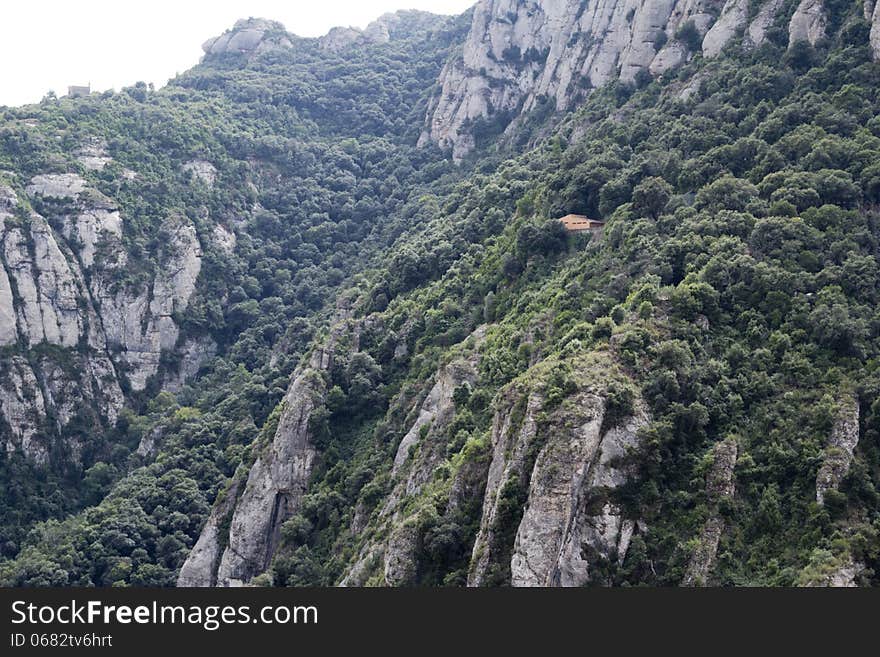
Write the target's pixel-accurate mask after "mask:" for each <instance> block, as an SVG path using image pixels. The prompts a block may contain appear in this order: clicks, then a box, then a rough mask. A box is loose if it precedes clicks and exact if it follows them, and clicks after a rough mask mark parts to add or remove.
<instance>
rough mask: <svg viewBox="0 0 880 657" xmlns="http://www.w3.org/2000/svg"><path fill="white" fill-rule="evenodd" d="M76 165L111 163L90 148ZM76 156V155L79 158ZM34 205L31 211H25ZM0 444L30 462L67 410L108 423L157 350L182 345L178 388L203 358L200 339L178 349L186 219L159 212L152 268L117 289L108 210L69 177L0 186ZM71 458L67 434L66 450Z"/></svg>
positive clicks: (189, 247) (124, 264) (119, 273)
mask: <svg viewBox="0 0 880 657" xmlns="http://www.w3.org/2000/svg"><path fill="white" fill-rule="evenodd" d="M78 152H79V153H80V155H79V157H83V158H86V159H87V162H86V168H88V169H91V170H100V168H99V167H98V166H97V163H98V162H99V161H100V162H102V163H103V164H106V163H107V162H108V161H109V160H110V158H109V157H108V156H107V155H106V153H105V152H104V151H103V150H102V149H101V147H99V146H95V145H94V144H87V145H86V146H85V147H84V150H81V151H78ZM83 153H85V154H83ZM37 207H38V208H40V212H42V213H44V214H45V216H44V214H41V213H40V212H37V211H36V210H35V209H34V208H37ZM0 222H2V224H0V262H2V265H3V266H2V268H0V319H2V321H0V347H5V348H6V349H7V350H8V351H9V352H10V354H14V355H13V356H12V358H11V359H9V360H8V361H7V360H6V359H4V361H3V364H2V367H3V368H4V369H5V370H6V373H7V374H8V375H7V376H4V377H3V378H2V381H0V419H2V425H0V426H2V427H3V429H2V432H0V440H2V443H3V445H4V446H5V448H6V449H7V450H10V451H11V450H14V449H17V448H21V449H22V450H23V451H24V453H25V454H26V455H27V456H28V457H30V458H32V459H33V460H35V461H38V462H44V461H45V460H46V459H47V458H48V453H49V447H50V444H51V439H52V436H53V435H57V434H59V433H60V432H61V431H62V430H63V429H64V428H65V427H66V426H67V425H68V424H70V422H71V421H72V420H73V419H74V418H76V417H77V416H80V417H82V418H83V419H87V420H88V422H87V424H89V425H93V426H104V427H105V428H106V427H110V426H113V424H114V423H115V422H116V416H117V413H118V411H119V409H120V408H121V407H122V405H123V403H124V396H123V389H130V390H133V391H139V390H143V389H144V388H145V387H146V385H147V382H148V380H149V379H150V377H152V376H154V375H156V374H157V373H158V371H159V365H160V358H161V356H162V354H163V353H173V352H175V351H177V350H178V348H179V349H180V352H181V355H182V358H181V367H180V369H179V371H175V372H171V373H170V374H169V376H170V377H171V378H170V379H169V387H179V386H180V385H181V383H182V382H183V380H184V379H185V378H186V377H187V376H191V375H192V374H194V373H195V371H197V370H198V367H199V365H200V364H201V362H203V361H204V359H206V358H207V357H209V356H210V355H211V354H212V353H213V349H214V345H213V343H211V342H210V340H209V339H205V338H198V339H194V340H188V341H186V342H185V343H184V344H182V345H178V338H179V337H180V330H179V327H178V325H177V323H176V320H175V318H174V317H175V314H176V313H180V312H182V311H184V310H185V309H186V308H187V305H188V303H189V300H190V298H191V297H192V295H193V293H194V291H195V286H196V280H197V279H198V276H199V272H200V270H201V258H202V247H201V244H200V242H199V239H198V236H197V235H196V230H195V227H194V225H193V224H192V222H191V221H190V220H188V219H186V218H183V217H180V216H169V217H166V218H165V219H164V221H163V223H162V226H161V231H162V233H163V234H164V235H165V236H166V239H165V240H164V242H163V244H162V246H161V249H160V250H161V253H159V254H158V261H159V263H160V267H159V269H158V270H157V272H156V273H155V274H154V275H153V276H152V277H151V279H150V280H148V281H146V282H139V283H132V284H126V283H125V282H124V281H125V280H126V278H127V276H128V271H129V255H128V252H127V250H126V247H125V245H124V243H123V232H124V230H125V226H124V218H123V216H122V214H121V212H120V209H119V207H118V205H117V204H116V203H115V202H114V201H113V200H112V199H110V198H109V197H107V196H106V195H104V194H102V193H101V192H99V191H98V190H97V189H96V188H95V187H93V186H92V185H91V184H90V183H89V182H88V181H87V180H86V179H84V178H83V177H82V176H81V175H79V174H77V173H46V174H39V175H36V176H33V177H32V178H31V179H30V180H29V181H28V182H27V184H26V185H24V189H23V190H22V189H20V188H19V189H18V190H16V189H15V188H14V187H13V186H12V185H11V184H3V185H0ZM64 449H65V450H68V451H69V452H70V453H71V454H72V456H73V458H74V459H76V457H77V454H78V449H79V446H78V445H77V444H76V441H75V440H69V441H67V443H66V445H65V446H64Z"/></svg>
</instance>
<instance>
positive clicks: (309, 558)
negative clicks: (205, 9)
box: [0, 0, 880, 586]
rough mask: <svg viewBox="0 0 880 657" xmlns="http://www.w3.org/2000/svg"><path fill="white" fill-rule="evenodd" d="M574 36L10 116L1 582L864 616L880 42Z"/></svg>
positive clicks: (435, 43)
mask: <svg viewBox="0 0 880 657" xmlns="http://www.w3.org/2000/svg"><path fill="white" fill-rule="evenodd" d="M545 4H546V5H547V6H546V7H544V6H543V5H545ZM568 4H571V7H568ZM568 4H566V3H562V5H564V6H565V7H566V8H565V11H566V12H569V13H564V12H563V13H562V14H560V15H559V16H556V15H553V14H551V12H552V11H556V9H558V8H557V7H556V5H553V6H550V3H540V2H537V3H536V2H528V3H522V2H519V3H518V2H513V3H503V2H495V1H491V0H484V2H481V3H479V4H478V5H477V7H476V9H475V10H474V11H473V12H471V13H468V14H465V15H464V16H462V17H457V18H441V17H432V16H429V15H424V14H417V13H402V14H398V15H392V16H391V17H390V18H389V17H383V19H380V21H379V22H377V24H376V25H374V26H371V28H368V29H367V30H365V31H363V32H359V31H334V32H331V33H330V34H329V35H328V36H327V37H324V38H322V39H320V40H315V39H299V38H297V37H294V36H293V35H289V34H287V33H286V32H284V31H283V29H282V28H281V27H280V26H279V25H277V24H274V23H270V22H268V21H250V22H248V21H245V22H242V23H241V24H238V25H236V27H235V28H234V29H233V30H232V31H231V32H230V33H228V34H227V35H224V36H221V37H220V39H218V40H212V41H211V42H208V43H207V44H205V49H206V57H205V59H204V60H203V62H202V63H201V64H200V65H199V66H197V67H195V68H194V69H192V70H191V71H189V72H187V73H185V74H183V75H181V76H179V77H178V78H176V79H174V80H172V81H171V82H170V83H169V85H168V86H167V87H165V88H163V89H161V90H153V89H150V88H148V87H146V86H145V85H136V86H134V87H131V88H128V89H124V90H123V91H121V92H119V93H107V94H103V95H98V94H92V95H91V96H89V97H87V98H82V99H69V98H61V99H58V98H54V97H47V98H46V99H44V100H43V102H42V103H40V104H39V105H35V106H27V107H23V108H6V109H3V110H2V114H0V170H2V172H0V217H2V220H3V228H2V234H0V238H2V239H0V246H2V249H0V255H2V263H3V271H2V272H0V319H2V320H3V325H2V326H0V344H2V345H3V346H0V373H2V376H3V381H2V382H0V410H2V423H0V426H2V429H0V441H2V442H3V443H4V445H5V450H3V451H0V482H2V483H3V486H2V487H0V512H2V514H3V516H2V521H0V527H2V530H0V531H2V536H0V540H2V544H0V549H2V560H0V582H2V583H3V584H6V585H25V586H45V585H53V584H54V585H97V586H110V585H117V586H125V585H174V584H179V585H241V584H257V585H276V586H300V585H338V584H344V585H423V586H424V585H428V586H440V585H452V586H462V585H479V586H499V585H501V586H503V585H517V586H528V585H554V586H559V585H561V586H573V585H574V586H583V585H682V584H683V585H705V584H709V585H835V586H840V585H874V584H877V583H878V578H880V495H878V492H877V487H878V485H880V371H878V362H880V360H878V357H880V316H878V314H877V305H878V294H880V287H878V285H880V261H878V257H880V63H878V62H877V61H876V58H877V57H878V54H880V53H877V52H875V50H874V49H872V34H877V33H880V27H878V25H880V9H878V10H875V8H874V7H873V5H871V6H868V5H865V4H863V3H862V2H842V3H841V2H835V3H831V2H827V1H826V2H824V3H820V2H818V0H817V1H816V2H813V3H810V2H808V0H805V1H804V2H801V3H800V4H798V3H792V2H776V1H775V0H771V1H770V2H751V3H749V2H745V3H743V2H736V1H734V0H731V1H730V2H726V3H724V2H702V3H689V4H688V3H678V2H669V3H666V4H668V5H669V7H665V4H664V5H663V6H664V7H665V9H664V11H666V13H665V14H664V17H663V19H662V21H661V22H662V24H663V29H657V30H656V33H653V34H651V48H652V50H651V52H650V53H649V55H650V56H648V55H644V54H638V53H637V54H638V56H636V54H633V52H634V51H632V50H631V49H632V48H634V46H631V45H626V46H625V47H623V46H621V45H620V43H617V42H615V44H614V47H615V48H622V50H621V52H623V53H624V55H622V56H620V57H617V59H616V60H615V62H616V64H615V65H616V66H617V67H618V68H616V69H613V68H612V66H611V64H610V63H608V62H610V61H611V60H610V59H609V58H608V57H606V55H607V52H606V50H607V48H606V46H603V45H602V43H600V42H599V41H596V40H595V39H593V38H588V37H587V36H584V34H585V32H583V31H576V30H574V28H573V27H572V25H578V26H581V27H583V28H584V29H586V28H585V27H584V26H586V25H587V22H588V21H592V23H589V24H590V25H599V22H598V21H599V19H598V18H597V17H595V16H592V14H590V12H591V11H592V12H594V13H595V12H597V11H598V10H597V9H596V8H595V7H593V3H591V2H585V3H574V2H573V3H568ZM611 4H613V5H614V7H615V9H614V12H616V13H612V14H609V18H608V19H609V20H611V21H614V20H623V18H624V17H625V16H626V15H627V11H626V10H627V8H628V6H629V5H628V4H627V3H626V2H621V3H616V4H615V3H611ZM660 4H662V3H657V5H658V6H659V5H660ZM805 4H809V5H810V6H809V7H804V5H805ZM508 5H510V7H508ZM575 5H577V6H575ZM813 5H815V7H814V6H813ZM816 7H818V12H819V13H818V14H817V13H815V12H814V11H813V9H815V8H816ZM807 10H809V11H807ZM643 11H647V10H643V9H639V10H638V11H636V10H635V9H633V13H632V14H630V15H629V18H626V24H627V25H629V26H630V27H629V28H627V29H628V30H629V32H628V34H631V35H636V36H633V43H642V41H640V40H639V39H641V36H638V35H642V34H643V32H640V31H639V30H644V29H647V28H645V27H644V26H645V25H654V24H655V23H656V22H657V16H656V15H657V12H659V11H660V9H657V8H656V7H653V8H652V12H653V13H651V14H650V16H643V14H642V13H640V12H643ZM569 14H570V15H569ZM617 14H620V15H621V16H620V17H618V18H617V19H615V18H614V16H617ZM816 16H819V17H820V18H821V20H819V22H816V20H818V19H815V17H816ZM541 17H545V18H546V21H545V22H543V23H542V22H541V20H544V19H542V18H541ZM761 17H763V18H761ZM805 17H812V18H811V20H813V23H810V24H809V25H806V24H805V23H803V22H804V21H805V20H807V18H805ZM502 19H503V20H502ZM551 19H552V20H551ZM649 19H650V20H649ZM504 21H507V22H504ZM518 21H523V23H518ZM651 21H654V22H651ZM755 21H760V23H759V24H758V26H759V27H761V30H762V32H761V34H760V38H757V37H756V36H755V34H756V32H755V29H754V28H755V25H756V22H755ZM820 23H821V30H819V29H818V27H817V25H819V24H820ZM517 24H519V25H520V27H519V28H516V27H515V26H516V25H517ZM523 24H527V25H528V27H529V29H524V28H522V25H523ZM559 25H563V26H564V27H565V30H566V31H565V39H563V40H562V41H560V40H559V39H556V40H553V39H550V41H549V42H548V43H547V44H544V42H543V41H541V40H540V39H544V38H546V37H545V35H546V34H547V32H546V30H547V29H548V26H556V27H557V28H558V27H559ZM805 25H806V26H805ZM487 26H488V27H487ZM506 26H511V27H509V28H508V27H506ZM640 26H641V27H640ZM718 26H722V27H723V28H724V29H723V30H721V29H720V28H719V27H718ZM380 28H381V29H380ZM531 28H534V29H531ZM508 29H509V33H508V31H506V30H508ZM560 29H561V28H560ZM597 29H598V28H597ZM722 32H723V34H722ZM511 34H512V35H514V36H510V35H511ZM661 34H662V35H663V36H662V37H661V36H660V35H661ZM255 35H256V36H255ZM517 35H518V36H517ZM522 35H525V36H522ZM536 35H540V38H539V36H536ZM572 35H575V36H572ZM637 36H638V38H636V37H637ZM502 37H503V38H502ZM722 37H723V38H722ZM508 38H514V39H515V38H521V39H524V40H522V41H521V42H516V43H515V42H508V41H505V40H504V39H508ZM236 40H237V41H236ZM487 40H488V45H487V48H488V49H487V51H486V52H488V55H486V54H485V53H484V52H482V51H480V54H479V57H480V58H482V59H480V58H476V59H475V55H474V53H476V52H477V50H478V46H479V44H485V43H486V41H487ZM502 42H503V43H504V44H507V45H506V49H505V50H504V53H506V55H504V54H502V56H501V57H499V56H498V54H500V53H501V48H500V45H501V44H502ZM563 42H564V44H567V45H566V46H565V47H563V45H562V44H563ZM608 43H610V42H608ZM232 44H237V45H236V46H235V47H234V48H233V47H232ZM719 44H720V45H719ZM514 46H516V50H514V49H513V47H514ZM545 46H546V48H545ZM607 47H608V48H610V47H611V46H607ZM603 48H606V50H603ZM627 48H629V49H630V50H627ZM496 50H498V53H496V54H493V53H494V52H495V51H496ZM545 50H546V52H545ZM877 50H880V47H877ZM570 53H578V54H577V55H576V56H575V55H571V57H570V58H569V59H566V58H567V57H569V55H570ZM661 53H665V54H663V55H662V56H661ZM670 53H673V54H674V55H675V57H672V55H671V54H670ZM487 58H488V59H487ZM658 58H659V60H658ZM483 60H485V61H483ZM486 61H489V62H490V64H488V65H486ZM658 61H659V62H660V63H662V66H661V65H660V64H658ZM491 62H494V63H491ZM603 62H605V63H604V64H603ZM606 64H607V67H605V66H606ZM582 65H583V66H584V68H579V67H581V66H582ZM600 65H601V66H602V67H605V68H602V69H601V75H599V73H597V72H596V71H598V70H599V69H598V68H596V67H599V66H600ZM590 66H592V67H593V68H589V67H590ZM628 67H630V68H628ZM487 69H488V70H487ZM578 70H582V71H588V72H587V73H584V74H583V76H582V77H580V78H578V77H577V74H576V71H578ZM548 71H549V72H548ZM563 74H564V75H563ZM565 76H570V77H571V80H570V81H571V84H570V85H569V86H566V85H563V84H561V83H560V82H559V80H560V79H562V77H565ZM529 85H533V87H530V86H529ZM475 99H476V100H475ZM493 99H494V100H493ZM505 103H506V105H505ZM447 110H449V111H447ZM453 156H454V160H455V161H453ZM568 213H578V214H582V215H586V216H588V217H590V218H593V219H597V220H602V221H604V222H605V223H604V227H602V228H601V229H598V230H595V231H587V232H584V233H569V232H568V231H566V229H565V228H564V227H563V225H562V224H561V223H560V222H559V220H558V219H559V217H561V216H563V215H565V214H568ZM7 281H8V282H7ZM5 290H8V299H9V302H8V303H6V304H5V305H4V299H5V298H6V297H4V296H3V295H4V294H6V292H5Z"/></svg>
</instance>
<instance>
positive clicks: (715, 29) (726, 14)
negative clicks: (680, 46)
mask: <svg viewBox="0 0 880 657" xmlns="http://www.w3.org/2000/svg"><path fill="white" fill-rule="evenodd" d="M748 18H749V0H727V2H725V3H724V8H723V9H722V10H721V15H720V16H719V17H718V20H717V21H715V24H714V25H712V28H711V29H710V30H709V31H708V32H707V33H706V37H705V38H704V39H703V56H704V57H715V56H716V55H718V54H719V53H720V52H721V50H722V49H723V48H724V46H726V45H727V44H728V43H729V42H730V40H731V39H732V38H733V37H734V35H735V34H736V32H737V30H739V29H740V28H742V27H743V26H744V25H745V24H746V22H747V21H748Z"/></svg>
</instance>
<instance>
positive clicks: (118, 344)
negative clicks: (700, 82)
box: [92, 217, 202, 390]
mask: <svg viewBox="0 0 880 657" xmlns="http://www.w3.org/2000/svg"><path fill="white" fill-rule="evenodd" d="M163 230H164V231H165V233H166V234H167V235H168V240H167V242H166V244H165V245H164V248H163V250H162V252H161V253H160V263H161V268H160V270H159V271H158V272H157V273H156V275H155V276H154V278H153V281H152V283H151V286H150V289H146V290H144V289H142V290H136V289H135V290H132V289H126V288H123V289H118V286H117V285H116V284H115V282H116V279H117V277H118V272H117V270H116V268H115V267H114V268H110V269H108V270H106V271H104V272H102V274H101V275H99V276H96V277H94V278H93V279H92V294H93V296H94V297H95V298H96V299H97V300H98V303H99V307H100V313H101V317H102V318H103V325H104V331H105V333H106V336H107V344H108V346H110V347H112V348H114V349H118V350H119V351H120V352H121V356H120V357H121V359H122V361H123V362H124V364H125V367H126V369H127V374H128V379H129V382H130V383H131V387H132V388H133V389H134V390H143V389H144V388H145V387H146V384H147V380H148V379H149V378H150V377H151V376H153V375H154V374H155V373H156V372H157V371H158V368H159V360H160V356H161V353H162V351H163V350H173V349H174V348H175V346H176V344H177V338H178V336H179V334H180V330H179V329H178V327H177V324H176V323H175V321H174V318H173V315H174V313H176V312H181V311H183V310H186V308H187V305H188V304H189V299H190V297H191V296H192V294H193V292H194V290H195V285H196V280H197V278H198V275H199V272H200V271H201V266H202V248H201V244H200V243H199V240H198V236H197V235H196V230H195V226H193V225H192V223H191V222H190V221H189V220H186V219H183V218H179V217H169V218H168V219H166V220H165V222H164V224H163ZM121 264H123V263H119V265H120V266H121Z"/></svg>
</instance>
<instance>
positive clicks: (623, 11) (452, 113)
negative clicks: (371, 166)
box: [421, 0, 723, 157]
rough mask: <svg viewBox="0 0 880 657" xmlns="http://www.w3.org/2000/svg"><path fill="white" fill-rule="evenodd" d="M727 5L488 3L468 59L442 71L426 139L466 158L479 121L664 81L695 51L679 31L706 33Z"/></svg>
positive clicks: (635, 0) (681, 0) (465, 53)
mask: <svg viewBox="0 0 880 657" xmlns="http://www.w3.org/2000/svg"><path fill="white" fill-rule="evenodd" d="M722 4H723V2H722V1H721V0H659V1H658V2H640V1H639V0H600V1H598V2H587V3H585V2H581V1H580V0H554V1H552V2H551V1H549V0H545V1H542V2H536V1H534V0H532V1H529V2H519V1H518V0H483V1H482V2H479V3H478V4H477V6H476V7H475V9H474V15H473V21H472V25H471V30H470V33H469V34H468V36H467V39H466V40H465V43H464V45H463V48H462V51H461V55H460V56H456V57H454V58H453V59H451V60H450V61H449V62H448V63H447V65H446V66H445V68H444V69H443V72H442V73H441V76H440V90H439V92H438V93H437V95H436V96H435V97H434V98H433V100H432V102H431V106H430V108H429V113H428V118H427V121H426V126H425V131H424V133H423V135H422V138H421V141H422V143H425V142H427V141H434V142H437V143H439V144H440V145H441V146H444V147H451V148H452V149H453V155H454V156H455V157H461V156H463V155H464V154H465V153H466V152H467V151H468V150H470V149H471V148H472V147H473V146H474V142H473V137H472V134H471V132H470V127H471V126H472V124H473V123H474V122H475V121H478V120H481V119H485V118H487V117H491V116H493V115H498V114H502V113H503V114H507V115H510V116H515V115H517V114H520V113H522V112H527V111H529V110H530V109H531V108H532V107H533V106H534V105H535V103H536V102H537V100H538V98H539V97H542V96H548V97H550V98H552V99H553V100H554V101H555V103H556V107H557V108H558V109H559V110H565V109H567V108H569V107H570V106H571V105H572V104H573V103H574V102H575V101H576V100H577V99H579V98H581V97H582V96H583V94H584V93H585V92H586V91H587V90H588V89H589V88H590V87H597V86H600V85H602V84H605V83H606V82H608V81H610V80H612V79H617V78H620V79H623V80H633V79H635V77H636V74H637V73H638V72H639V71H648V70H650V71H651V72H652V73H654V74H657V75H659V74H662V73H664V72H665V71H667V70H669V69H670V68H672V67H674V66H676V65H678V64H679V63H681V62H682V61H684V60H685V59H686V58H688V57H689V56H690V54H691V53H690V52H689V51H688V47H687V46H686V45H685V44H683V43H680V42H678V41H677V40H676V38H675V35H676V34H677V33H678V32H679V28H681V27H682V26H684V25H685V24H686V23H689V22H692V23H693V26H694V29H695V30H696V31H697V33H698V34H700V35H705V34H706V31H707V30H708V29H709V26H710V25H711V23H712V21H713V16H714V15H715V14H717V12H718V11H720V9H721V6H722ZM664 42H665V44H664V45H662V46H661V45H660V44H663V43H664Z"/></svg>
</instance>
